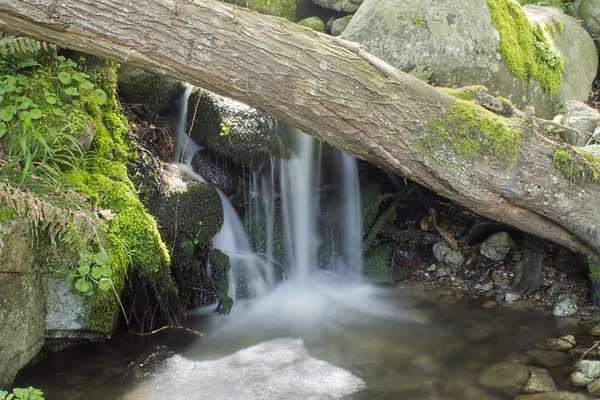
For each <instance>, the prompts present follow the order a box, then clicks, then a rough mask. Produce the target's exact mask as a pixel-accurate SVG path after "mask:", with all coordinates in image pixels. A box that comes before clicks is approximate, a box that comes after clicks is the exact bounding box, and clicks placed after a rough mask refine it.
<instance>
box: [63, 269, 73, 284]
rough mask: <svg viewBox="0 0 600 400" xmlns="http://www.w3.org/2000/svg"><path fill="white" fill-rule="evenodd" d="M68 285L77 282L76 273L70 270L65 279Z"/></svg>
mask: <svg viewBox="0 0 600 400" xmlns="http://www.w3.org/2000/svg"><path fill="white" fill-rule="evenodd" d="M65 279H66V281H67V282H68V283H71V282H73V281H74V280H75V271H73V270H70V271H69V272H67V277H66V278H65Z"/></svg>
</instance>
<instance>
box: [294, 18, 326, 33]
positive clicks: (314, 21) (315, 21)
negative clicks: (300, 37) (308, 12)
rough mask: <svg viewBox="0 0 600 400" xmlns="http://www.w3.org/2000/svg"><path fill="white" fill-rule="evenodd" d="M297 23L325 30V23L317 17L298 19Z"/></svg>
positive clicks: (320, 30)
mask: <svg viewBox="0 0 600 400" xmlns="http://www.w3.org/2000/svg"><path fill="white" fill-rule="evenodd" d="M298 25H302V26H305V27H307V28H310V29H312V30H313V31H317V32H325V23H324V22H323V20H322V19H321V18H319V17H309V18H304V19H302V20H300V21H298Z"/></svg>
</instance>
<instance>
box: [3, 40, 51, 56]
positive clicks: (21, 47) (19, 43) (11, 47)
mask: <svg viewBox="0 0 600 400" xmlns="http://www.w3.org/2000/svg"><path fill="white" fill-rule="evenodd" d="M54 50H56V46H55V45H52V44H48V43H45V42H39V41H37V40H33V39H29V38H25V37H21V36H14V35H9V36H5V37H1V38H0V57H2V58H7V57H35V56H37V55H38V54H39V53H41V52H42V51H44V52H50V51H54Z"/></svg>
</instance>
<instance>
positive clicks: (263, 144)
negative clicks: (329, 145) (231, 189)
mask: <svg viewBox="0 0 600 400" xmlns="http://www.w3.org/2000/svg"><path fill="white" fill-rule="evenodd" d="M196 104H197V105H198V110H197V113H196V118H195V119H194V125H193V126H192V130H191V133H190V137H191V138H192V139H194V140H195V141H196V142H197V143H200V144H202V145H204V146H206V147H208V148H209V149H211V150H214V151H215V152H217V153H218V154H219V155H221V156H223V157H226V158H228V159H230V160H232V161H234V162H236V163H239V164H243V165H245V166H254V167H257V166H258V165H260V164H261V163H262V162H263V161H264V160H266V159H267V158H269V156H270V155H271V154H272V155H277V148H278V147H277V146H276V143H275V141H274V140H272V137H271V133H272V131H273V126H274V122H273V121H272V120H271V119H270V118H269V116H268V115H267V114H265V113H263V112H262V111H259V110H257V109H255V108H252V107H250V106H248V105H246V104H243V103H240V102H238V101H235V100H232V99H229V98H227V97H223V96H219V95H217V94H214V93H211V92H209V91H206V90H197V91H194V92H192V94H191V95H190V99H189V101H188V107H189V109H190V110H195V108H196ZM193 114H194V113H193V112H191V111H190V113H189V122H190V123H191V120H192V118H193ZM277 126H281V127H282V129H285V128H286V126H285V125H284V124H280V125H277Z"/></svg>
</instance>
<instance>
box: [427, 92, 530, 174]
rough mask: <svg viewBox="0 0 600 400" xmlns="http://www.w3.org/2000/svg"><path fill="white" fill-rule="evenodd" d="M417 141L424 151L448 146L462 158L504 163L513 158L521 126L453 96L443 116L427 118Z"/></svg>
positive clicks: (519, 146) (516, 149)
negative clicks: (425, 133) (428, 119)
mask: <svg viewBox="0 0 600 400" xmlns="http://www.w3.org/2000/svg"><path fill="white" fill-rule="evenodd" d="M418 144H419V145H420V147H421V148H422V149H424V151H434V152H435V151H439V150H442V149H446V148H451V149H452V150H453V151H454V152H455V153H456V155H457V156H459V157H460V158H461V159H463V160H467V161H473V160H478V159H483V158H484V157H486V158H487V159H488V160H489V161H493V162H496V163H497V164H499V165H500V166H501V167H507V166H510V165H513V164H515V163H516V162H517V155H518V154H519V150H520V149H521V130H520V129H518V128H515V127H513V125H512V121H511V120H509V119H506V118H503V117H500V116H498V115H496V114H494V113H492V112H490V111H488V110H486V109H484V108H483V107H480V106H478V105H475V104H473V103H470V102H468V101H464V100H461V99H456V100H455V101H454V104H453V105H452V106H451V107H450V108H449V109H448V111H447V113H446V115H445V116H444V117H443V118H437V119H434V120H432V121H431V122H429V124H428V125H427V135H426V136H425V137H424V138H423V139H421V141H420V142H419V143H418Z"/></svg>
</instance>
